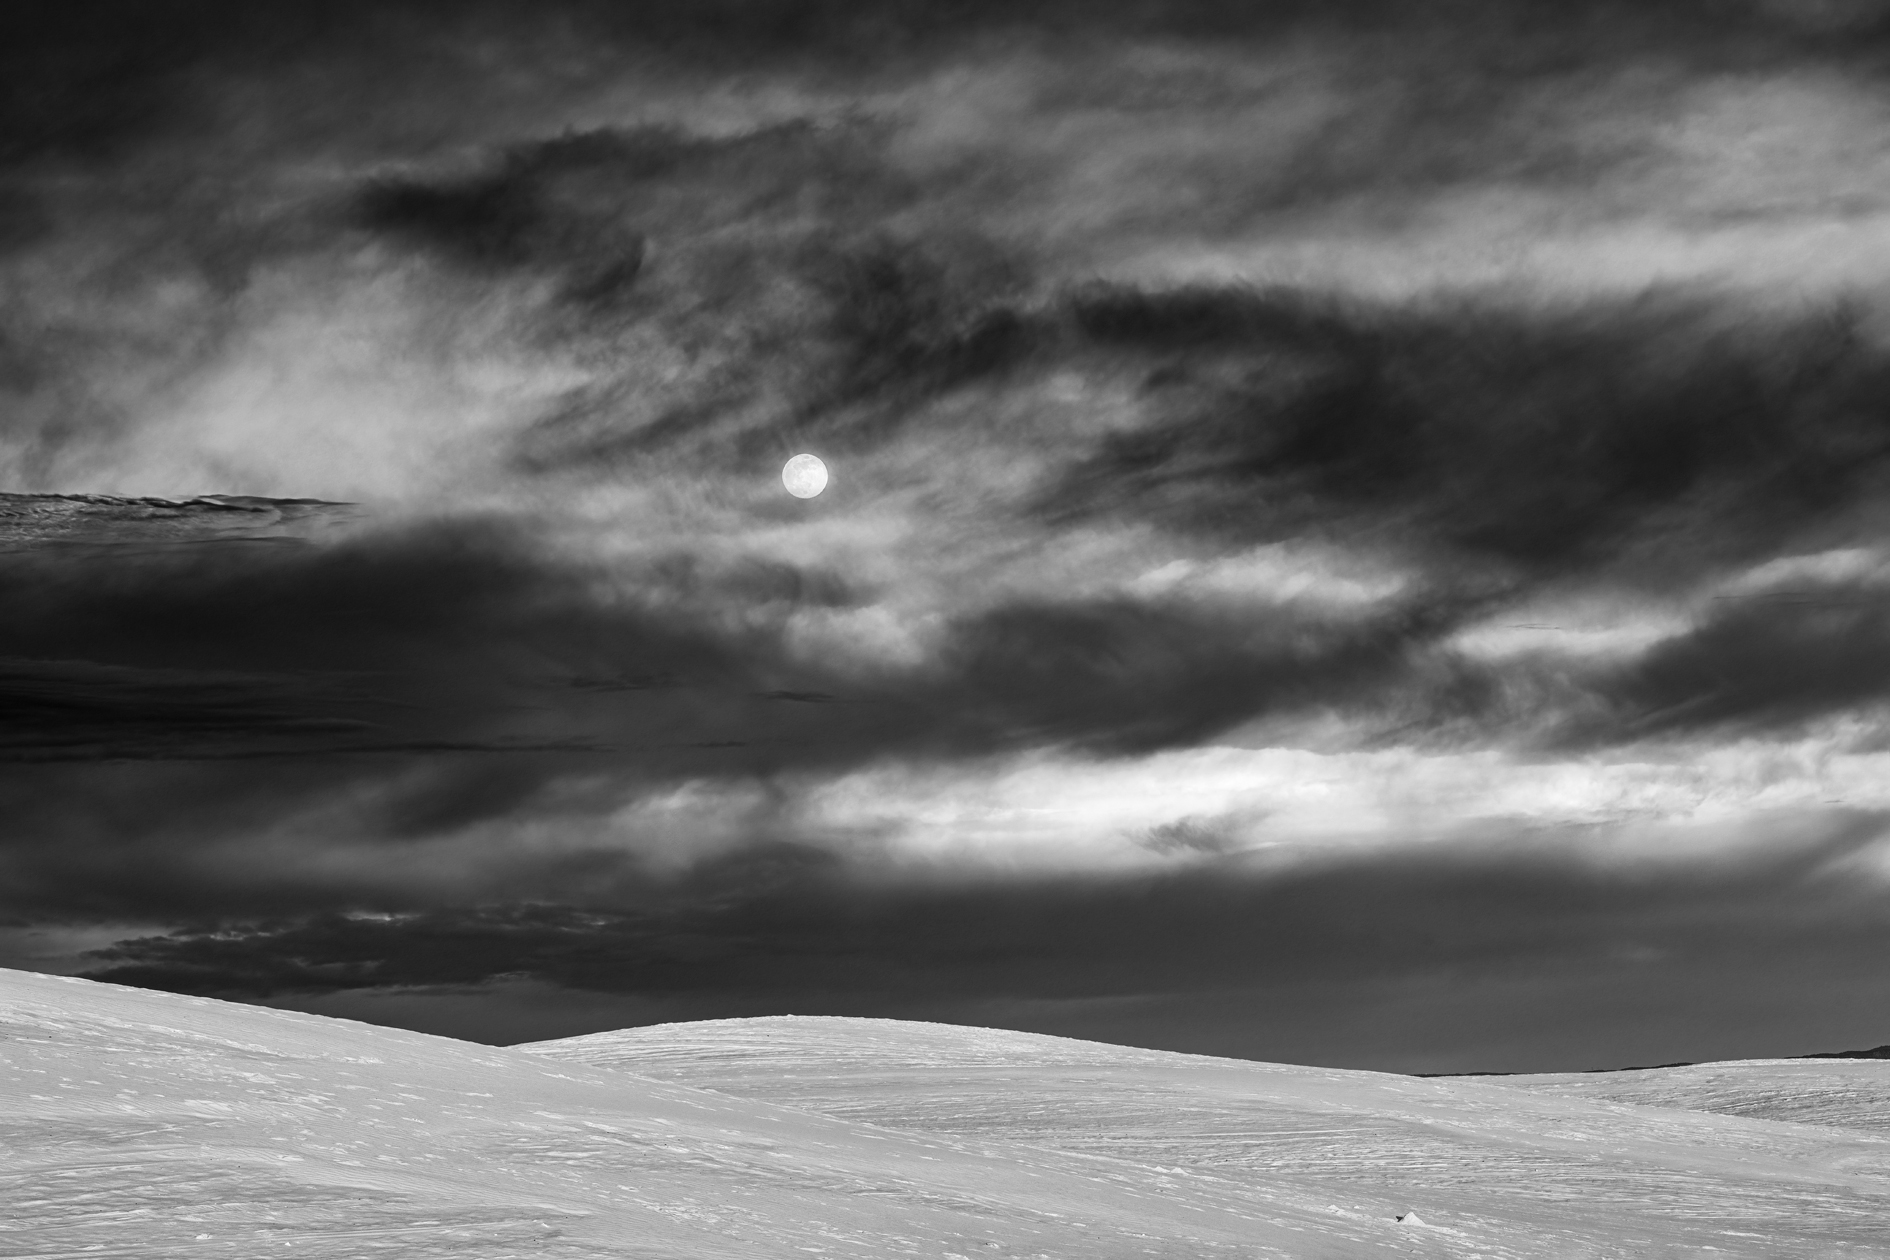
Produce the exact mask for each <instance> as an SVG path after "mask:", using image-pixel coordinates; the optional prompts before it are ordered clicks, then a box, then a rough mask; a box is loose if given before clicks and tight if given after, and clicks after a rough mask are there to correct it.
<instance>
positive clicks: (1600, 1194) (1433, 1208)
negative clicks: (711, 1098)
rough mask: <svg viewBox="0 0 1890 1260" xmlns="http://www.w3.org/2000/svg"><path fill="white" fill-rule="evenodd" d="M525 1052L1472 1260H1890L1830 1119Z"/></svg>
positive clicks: (1361, 1076)
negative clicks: (1400, 1215) (1393, 1208)
mask: <svg viewBox="0 0 1890 1260" xmlns="http://www.w3.org/2000/svg"><path fill="white" fill-rule="evenodd" d="M524 1048H525V1049H528V1050H530V1051H531V1052H532V1053H535V1054H538V1055H542V1056H545V1057H548V1058H553V1059H556V1060H558V1061H561V1062H565V1063H586V1064H591V1065H601V1066H610V1067H615V1068H619V1069H624V1070H630V1071H634V1072H638V1073H641V1074H645V1075H648V1076H654V1077H658V1078H661V1079H664V1080H669V1081H674V1082H677V1083H686V1084H690V1085H696V1086H701V1087H704V1088H708V1089H713V1090H716V1091H718V1092H721V1093H725V1094H728V1095H731V1096H733V1097H739V1098H745V1099H755V1100H765V1101H769V1102H776V1103H782V1104H786V1105H789V1106H793V1107H797V1108H805V1109H807V1110H811V1111H817V1112H820V1113H822V1114H826V1115H831V1116H835V1117H839V1118H843V1119H848V1120H854V1121H868V1122H871V1123H874V1124H880V1125H886V1126H890V1127H894V1128H898V1129H902V1130H906V1131H914V1132H924V1133H931V1134H936V1135H940V1136H951V1137H979V1138H1002V1139H1004V1140H1007V1141H1016V1142H1024V1143H1029V1144H1032V1145H1036V1146H1039V1147H1041V1148H1048V1149H1054V1150H1058V1151H1072V1152H1082V1153H1086V1154H1103V1155H1108V1156H1110V1157H1112V1158H1116V1159H1122V1160H1127V1161H1133V1162H1136V1163H1141V1164H1145V1165H1148V1166H1152V1167H1162V1168H1168V1169H1171V1170H1181V1171H1185V1172H1187V1173H1188V1174H1191V1175H1195V1176H1199V1175H1208V1176H1212V1177H1215V1178H1220V1179H1225V1180H1228V1181H1232V1182H1236V1183H1239V1184H1244V1185H1248V1186H1269V1185H1280V1184H1287V1183H1298V1184H1316V1185H1320V1186H1323V1187H1330V1188H1332V1189H1333V1192H1334V1193H1337V1192H1339V1191H1340V1190H1346V1191H1351V1192H1354V1193H1364V1194H1370V1195H1374V1196H1382V1197H1384V1198H1386V1199H1388V1200H1391V1201H1396V1202H1402V1203H1406V1204H1408V1205H1409V1206H1411V1207H1413V1208H1415V1209H1416V1210H1417V1212H1418V1214H1419V1215H1420V1216H1421V1217H1422V1219H1423V1220H1424V1221H1425V1222H1426V1223H1427V1224H1437V1225H1445V1226H1449V1227H1451V1228H1455V1229H1459V1230H1462V1231H1463V1232H1464V1233H1463V1240H1462V1241H1463V1242H1464V1249H1463V1250H1461V1251H1459V1252H1457V1253H1455V1254H1460V1255H1470V1254H1487V1255H1492V1256H1495V1255H1552V1256H1558V1257H1559V1256H1622V1257H1629V1256H1651V1255H1685V1256H1704V1255H1719V1256H1753V1257H1786V1256H1817V1257H1831V1256H1867V1255H1868V1256H1878V1255H1890V1243H1887V1242H1886V1240H1887V1239H1890V1229H1886V1222H1890V1140H1886V1135H1882V1134H1871V1133H1864V1132H1858V1131H1856V1130H1847V1129H1841V1128H1836V1127H1831V1126H1826V1125H1810V1124H1793V1123H1781V1122H1778V1121H1773V1120H1763V1119H1749V1118H1743V1117H1736V1116H1725V1115H1712V1114H1704V1113H1700V1112H1689V1111H1677V1110H1670V1109H1662V1108H1656V1107H1638V1106H1629V1105H1622V1104H1619V1103H1615V1102H1609V1101H1600V1100H1589V1099H1584V1098H1569V1097H1560V1096H1557V1095H1555V1094H1554V1093H1552V1092H1540V1091H1533V1090H1530V1089H1527V1088H1516V1087H1511V1086H1509V1085H1507V1084H1497V1083H1487V1082H1476V1081H1465V1080H1425V1079H1418V1078H1413V1077H1405V1076H1397V1075H1390V1074H1383V1073H1374V1072H1355V1071H1341V1070H1327V1069H1317V1068H1306V1067H1292V1066H1284V1065H1277V1064H1263V1063H1252V1062H1246V1061H1242V1060H1232V1059H1216V1058H1207V1057H1202V1056H1194V1055H1181V1054H1167V1053H1162V1052H1158V1051H1148V1050H1134V1049H1126V1048H1122V1047H1116V1046H1104V1045H1097V1044H1093V1043H1087V1042H1080V1041H1070V1040H1066V1039H1062V1038H1056V1037H1040V1036H1034V1035H1030V1034H1024V1033H1010V1032H999V1031H994V1030H989V1029H974V1028H957V1027H949V1026H945V1025H928V1024H916V1023H904V1022H900V1021H891V1020H857V1019H838V1018H794V1017H782V1018H774V1019H744V1020H718V1021H709V1022H703V1023H695V1024H674V1025H665V1026H658V1027H653V1028H640V1029H631V1030H625V1031H621V1032H614V1033H601V1034H597V1035H594V1036H589V1037H576V1038H570V1039H566V1040H563V1041H553V1042H544V1043H540V1044H537V1045H534V1046H530V1047H524ZM1877 1066H1878V1068H1879V1070H1886V1069H1890V1064H1880V1065H1877ZM1472 1238H1474V1239H1475V1240H1476V1244H1475V1247H1472V1246H1471V1245H1470V1242H1469V1240H1470V1239H1472ZM1480 1248H1487V1249H1488V1250H1479V1249H1480ZM1708 1249H1717V1250H1708Z"/></svg>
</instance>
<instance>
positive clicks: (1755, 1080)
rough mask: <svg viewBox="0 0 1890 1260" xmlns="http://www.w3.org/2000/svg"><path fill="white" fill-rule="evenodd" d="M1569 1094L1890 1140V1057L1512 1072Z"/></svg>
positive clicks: (1511, 1081)
mask: <svg viewBox="0 0 1890 1260" xmlns="http://www.w3.org/2000/svg"><path fill="white" fill-rule="evenodd" d="M1501 1083H1502V1084H1504V1085H1508V1086H1512V1087H1515V1088H1519V1089H1529V1090H1535V1091H1537V1092H1538V1093H1543V1094H1555V1095H1559V1096H1561V1097H1564V1098H1591V1099H1603V1100H1606V1101H1609V1102H1623V1103H1634V1104H1638V1105H1641V1106H1647V1107H1680V1108H1683V1109H1685V1110H1688V1111H1708V1112H1713V1113H1714V1114H1717V1115H1724V1116H1750V1117H1754V1118H1757V1119H1761V1120H1789V1121H1795V1122H1798V1123H1801V1124H1822V1125H1831V1126H1835V1127H1837V1128H1841V1129H1858V1130H1862V1131H1863V1132H1866V1133H1875V1134H1878V1135H1880V1136H1884V1137H1890V1059H1739V1060H1735V1061H1732V1062H1729V1063H1690V1064H1688V1065H1686V1066H1685V1067H1672V1068H1638V1069H1635V1070H1632V1071H1627V1072H1558V1073H1544V1074H1542V1075H1531V1076H1507V1077H1504V1078H1503V1080H1502V1082H1501Z"/></svg>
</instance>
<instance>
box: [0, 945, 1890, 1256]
mask: <svg viewBox="0 0 1890 1260" xmlns="http://www.w3.org/2000/svg"><path fill="white" fill-rule="evenodd" d="M1711 1066H1713V1067H1714V1068H1716V1069H1718V1070H1720V1071H1722V1072H1723V1073H1728V1074H1731V1075H1733V1076H1738V1075H1739V1074H1741V1073H1744V1074H1746V1076H1747V1077H1749V1078H1750V1079H1751V1080H1752V1081H1754V1082H1758V1081H1771V1082H1772V1083H1773V1085H1774V1086H1775V1087H1778V1088H1781V1089H1786V1090H1789V1088H1790V1087H1791V1084H1792V1080H1793V1079H1794V1078H1792V1077H1790V1076H1789V1075H1780V1074H1778V1073H1776V1072H1774V1071H1773V1070H1772V1067H1771V1065H1770V1064H1767V1063H1754V1064H1718V1065H1711ZM1797 1066H1798V1067H1799V1068H1801V1069H1805V1070H1808V1071H1815V1072H1819V1073H1823V1074H1826V1075H1825V1076H1824V1077H1821V1078H1820V1079H1838V1078H1839V1077H1840V1076H1842V1075H1843V1074H1849V1076H1848V1079H1849V1080H1850V1081H1851V1083H1852V1085H1853V1086H1854V1087H1855V1091H1856V1096H1857V1097H1858V1099H1860V1100H1863V1101H1860V1102H1859V1103H1858V1109H1859V1112H1860V1114H1861V1113H1862V1112H1865V1111H1868V1110H1869V1107H1870V1106H1872V1105H1876V1106H1880V1105H1881V1101H1882V1099H1883V1098H1885V1097H1886V1096H1890V1066H1886V1065H1885V1064H1882V1063H1877V1062H1868V1061H1856V1062H1826V1063H1820V1064H1815V1065H1807V1064H1799V1065H1797ZM1518 1082H1520V1084H1522V1085H1523V1086H1524V1087H1523V1088H1518ZM1560 1089H1561V1086H1560V1084H1559V1081H1557V1080H1554V1079H1551V1078H1540V1080H1539V1081H1538V1080H1537V1079H1534V1078H1516V1080H1512V1081H1506V1082H1505V1083H1503V1084H1491V1083H1484V1082H1472V1081H1440V1080H1421V1079H1418V1078H1414V1077H1407V1076H1397V1075H1391V1074H1386V1073H1374V1072H1358V1071H1340V1070H1329V1069H1318V1068H1306V1067H1293V1066H1285V1065H1279V1064H1268V1063H1253V1062H1246V1061H1242V1060H1234V1059H1217V1058H1207V1057H1202V1056H1193V1055H1183V1054H1173V1053H1167V1052H1159V1051H1150V1050H1137V1049H1128V1048H1123V1047H1117V1046H1108V1045H1102V1044H1098V1043H1093V1042H1083V1041H1074V1040H1069V1039H1065V1038H1058V1037H1046V1036H1038V1035H1032V1034H1024V1033H1013V1032H1004V1031H998V1030H992V1029H983V1028H962V1027H955V1026H948V1025H939V1024H922V1023H908V1022H903V1021H894V1020H869V1019H843V1018H794V1017H781V1018H766V1019H738V1020H718V1021H708V1022H701V1023H692V1024H671V1025H661V1026H656V1027H650V1028H637V1029H628V1030H624V1031H621V1032H615V1033H603V1034H596V1035H592V1036H587V1037H576V1038H570V1039H567V1040H563V1041H553V1042H544V1043H539V1044H536V1045H531V1046H526V1047H514V1048H511V1049H499V1048H493V1047H489V1046H478V1045H472V1044H470V1043H465V1042H457V1041H452V1040H448V1039H445V1038H439V1037H430V1036H425V1035H422V1034H418V1033H411V1032H403V1031H397V1030H392V1029H387V1028H379V1027H373V1026H369V1025H365V1024H359V1023H354V1022H351V1021H347V1020H337V1019H328V1018H324V1017H320V1016H313V1015H306V1014H300V1013H291V1012H285V1011H279V1010H273V1009H267V1008H259V1007H252V1006H242V1005H237V1004H233V1003H226V1002H220V1001H215V1000H211V999H205V998H190V997H182V996H178V995H173V994H164V993H157V992H152V991H148V990H142V989H132V988H125V987H121V986H117V985H108V984H100V983H96V982H92V981H86V980H80V979H75V978H69V977H55V976H45V975H38V974H31V973H25V972H18V971H10V970H0V1201H3V1202H5V1203H6V1205H7V1210H6V1211H5V1212H4V1213H0V1254H6V1255H8V1256H17V1257H22V1258H26V1257H32V1258H35V1260H51V1258H52V1257H60V1258H62V1260H64V1258H66V1257H72V1256H79V1255H107V1256H123V1257H140V1258H144V1257H151V1258H158V1257H178V1258H180V1260H181V1258H184V1257H189V1258H191V1260H197V1258H198V1257H218V1256H229V1257H241V1258H242V1260H251V1258H253V1257H258V1256H263V1255H276V1254H280V1255H292V1256H298V1257H309V1256H314V1257H324V1258H330V1260H355V1258H357V1257H363V1256H374V1255H387V1256H398V1257H435V1256H449V1255H450V1256H453V1257H492V1258H494V1260H497V1258H499V1257H506V1258H508V1260H509V1258H512V1257H547V1258H559V1260H563V1258H566V1257H570V1258H573V1260H576V1258H583V1260H589V1258H592V1257H596V1258H598V1260H601V1258H602V1257H606V1256H608V1257H613V1258H621V1257H640V1258H645V1260H657V1258H662V1260H699V1258H704V1257H714V1258H720V1257H730V1258H733V1257H757V1258H759V1257H783V1256H793V1255H828V1256H841V1257H846V1256H853V1257H862V1258H865V1257H873V1258H879V1257H898V1256H927V1257H947V1258H949V1257H957V1258H958V1260H966V1258H968V1257H974V1256H975V1257H984V1256H992V1257H1018V1258H1020V1260H1025V1258H1028V1260H1062V1258H1064V1257H1069V1258H1070V1260H1098V1258H1100V1260H1111V1258H1114V1257H1123V1258H1125V1260H1126V1258H1127V1257H1143V1256H1155V1257H1160V1258H1165V1260H1200V1258H1201V1257H1215V1256H1218V1257H1229V1258H1230V1260H1231V1258H1234V1257H1239V1258H1240V1260H1258V1258H1260V1257H1271V1258H1284V1257H1309V1258H1330V1260H1344V1258H1348V1257H1373V1256H1419V1257H1437V1258H1439V1260H1442V1258H1444V1257H1451V1258H1453V1260H1469V1258H1471V1257H1481V1258H1482V1260H1536V1258H1541V1260H1562V1258H1564V1257H1609V1256H1621V1257H1629V1256H1632V1257H1643V1256H1653V1257H1659V1256H1681V1255H1685V1256H1698V1255H1701V1254H1712V1255H1715V1256H1721V1257H1751V1258H1753V1260H1759V1258H1761V1257H1764V1258H1767V1260H1774V1258H1779V1257H1798V1256H1804V1257H1814V1256H1815V1257H1831V1256H1843V1257H1880V1256H1890V1249H1886V1248H1885V1246H1884V1245H1883V1243H1882V1242H1881V1241H1880V1236H1881V1232H1882V1231H1881V1229H1880V1228H1879V1223H1880V1222H1881V1221H1882V1220H1883V1219H1884V1217H1885V1215H1886V1212H1890V1180H1887V1179H1886V1177H1885V1173H1886V1172H1890V1133H1885V1132H1881V1131H1879V1132H1871V1131H1867V1130H1868V1129H1869V1127H1870V1126H1868V1125H1865V1126H1862V1127H1861V1128H1848V1129H1847V1128H1845V1127H1842V1123H1843V1121H1844V1117H1843V1116H1842V1115H1840V1114H1836V1113H1835V1112H1833V1113H1830V1114H1828V1115H1827V1116H1826V1121H1827V1122H1826V1123H1821V1124H1800V1123H1785V1122H1781V1121H1777V1120H1769V1119H1754V1118H1745V1117H1738V1116H1729V1115H1716V1114H1706V1113H1703V1112H1699V1111H1687V1110H1678V1109H1674V1108H1672V1107H1646V1106H1631V1105H1623V1104H1621V1103H1618V1102H1611V1101H1597V1100H1591V1099H1587V1098H1581V1097H1568V1096H1563V1094H1562V1093H1561V1092H1558V1091H1559V1090H1560ZM1870 1099H1875V1100H1876V1101H1875V1102H1874V1103H1871V1102H1869V1101H1868V1100H1870ZM1400 1218H1402V1220H1401V1219H1400ZM1419 1222H1421V1225H1420V1224H1419ZM1708 1248H1711V1249H1712V1250H1711V1251H1708Z"/></svg>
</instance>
